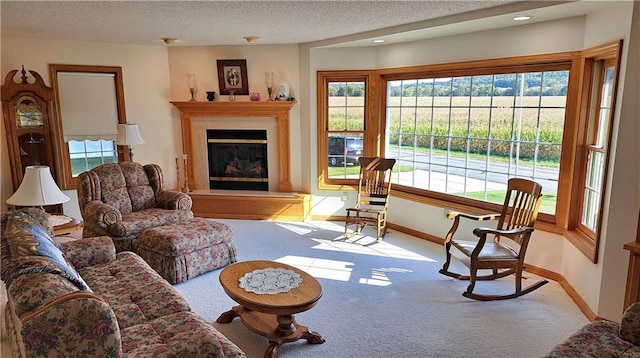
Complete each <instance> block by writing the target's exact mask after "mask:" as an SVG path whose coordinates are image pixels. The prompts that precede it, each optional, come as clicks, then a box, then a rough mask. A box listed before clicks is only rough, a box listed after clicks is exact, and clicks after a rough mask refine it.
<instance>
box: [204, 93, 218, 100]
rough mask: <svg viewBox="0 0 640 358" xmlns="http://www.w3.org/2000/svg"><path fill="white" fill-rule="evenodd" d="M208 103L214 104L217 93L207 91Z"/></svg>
mask: <svg viewBox="0 0 640 358" xmlns="http://www.w3.org/2000/svg"><path fill="white" fill-rule="evenodd" d="M206 93H207V101H209V102H212V101H213V100H214V99H216V92H215V91H207V92H206Z"/></svg>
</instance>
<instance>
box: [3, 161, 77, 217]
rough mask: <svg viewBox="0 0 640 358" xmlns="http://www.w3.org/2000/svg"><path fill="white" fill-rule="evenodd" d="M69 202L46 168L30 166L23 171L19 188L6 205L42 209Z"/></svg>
mask: <svg viewBox="0 0 640 358" xmlns="http://www.w3.org/2000/svg"><path fill="white" fill-rule="evenodd" d="M69 200H70V199H69V197H68V196H66V195H64V193H63V192H62V191H61V190H60V188H58V185H57V184H56V182H55V181H54V180H53V177H52V176H51V169H49V167H48V166H45V165H31V166H28V167H27V168H26V169H25V173H24V178H23V179H22V183H20V187H19V188H18V190H16V192H15V193H13V195H11V197H10V198H9V199H7V204H9V205H13V206H39V207H42V206H45V205H55V204H62V203H66V202H67V201H69Z"/></svg>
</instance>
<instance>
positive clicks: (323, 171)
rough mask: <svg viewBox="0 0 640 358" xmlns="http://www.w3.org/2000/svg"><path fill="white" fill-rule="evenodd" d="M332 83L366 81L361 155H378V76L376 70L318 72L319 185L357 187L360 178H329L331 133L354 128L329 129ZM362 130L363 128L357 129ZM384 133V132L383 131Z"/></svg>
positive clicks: (327, 187)
mask: <svg viewBox="0 0 640 358" xmlns="http://www.w3.org/2000/svg"><path fill="white" fill-rule="evenodd" d="M330 82H364V87H365V95H364V130H363V131H362V137H363V143H362V149H363V151H362V156H377V155H379V153H380V137H379V135H378V133H379V132H380V130H379V129H380V123H379V121H378V118H380V115H379V113H378V111H379V105H378V103H377V101H378V100H377V99H376V96H375V95H374V94H375V93H376V92H377V90H378V87H379V76H377V75H376V72H375V71H369V70H348V71H318V72H317V82H316V85H317V94H318V96H317V100H318V102H317V118H318V120H317V122H316V124H317V138H318V160H317V165H318V186H319V188H320V189H321V190H343V189H345V188H346V189H348V188H349V187H351V188H355V187H356V186H357V185H358V183H357V179H344V178H329V177H328V170H329V169H328V168H329V160H328V153H329V143H328V138H329V135H330V134H341V133H344V134H348V133H351V132H355V131H344V132H337V131H330V130H329V111H328V107H329V103H328V101H329V83H330ZM358 132H360V131H358ZM383 134H384V133H383Z"/></svg>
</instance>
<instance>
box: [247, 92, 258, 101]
mask: <svg viewBox="0 0 640 358" xmlns="http://www.w3.org/2000/svg"><path fill="white" fill-rule="evenodd" d="M249 99H250V100H252V101H259V100H260V92H250V93H249Z"/></svg>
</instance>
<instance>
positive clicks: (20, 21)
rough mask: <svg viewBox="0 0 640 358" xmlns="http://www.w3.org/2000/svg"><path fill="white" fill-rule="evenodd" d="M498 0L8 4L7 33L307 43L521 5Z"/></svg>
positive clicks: (137, 40) (0, 6)
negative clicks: (244, 38) (257, 37)
mask: <svg viewBox="0 0 640 358" xmlns="http://www.w3.org/2000/svg"><path fill="white" fill-rule="evenodd" d="M518 2H520V1H519V0H494V1H462V0H458V1H435V0H422V1H401V0H396V1H366V0H360V1H6V0H2V1H1V2H0V10H1V20H2V21H1V30H2V34H3V35H8V36H19V37H37V38H51V39H72V40H87V41H104V42H116V43H132V44H160V43H161V41H160V38H164V37H173V38H177V39H178V42H176V44H175V45H176V46H179V45H237V44H242V43H244V40H243V37H244V36H259V37H260V39H259V41H258V44H295V43H308V42H315V41H320V40H326V39H331V38H337V37H342V36H347V35H352V34H359V33H364V32H369V31H374V30H379V29H385V28H389V27H396V26H399V25H405V24H411V23H416V22H421V21H425V20H431V19H436V18H443V17H446V16H451V15H458V14H462V13H466V12H470V11H478V10H481V9H488V8H493V7H496V6H503V5H508V4H511V3H518Z"/></svg>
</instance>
